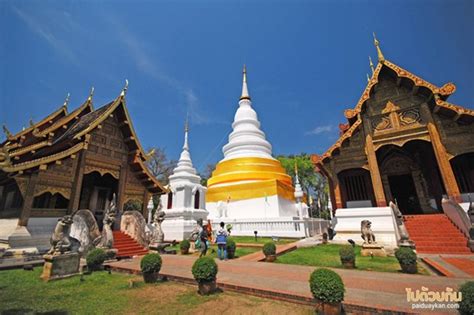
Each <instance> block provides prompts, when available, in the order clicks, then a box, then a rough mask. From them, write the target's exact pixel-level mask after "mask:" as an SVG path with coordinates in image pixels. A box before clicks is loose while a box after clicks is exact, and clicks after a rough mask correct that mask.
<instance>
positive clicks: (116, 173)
mask: <svg viewBox="0 0 474 315" xmlns="http://www.w3.org/2000/svg"><path fill="white" fill-rule="evenodd" d="M93 172H98V173H99V174H100V176H104V175H105V174H109V175H111V176H112V177H113V178H115V179H119V178H120V171H117V170H111V169H109V168H103V167H98V166H94V165H86V167H85V169H84V174H90V173H93Z"/></svg>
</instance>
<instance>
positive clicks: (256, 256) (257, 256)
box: [238, 242, 297, 261]
mask: <svg viewBox="0 0 474 315" xmlns="http://www.w3.org/2000/svg"><path fill="white" fill-rule="evenodd" d="M296 243H297V242H294V243H290V244H283V245H277V246H276V255H277V256H280V255H283V254H285V253H288V252H291V251H292V250H295V249H296V248H297V244H296ZM262 248H263V246H262ZM264 259H265V255H264V254H263V252H262V250H259V251H258V252H255V253H252V254H249V255H245V256H242V257H240V258H238V260H241V261H262V260H264Z"/></svg>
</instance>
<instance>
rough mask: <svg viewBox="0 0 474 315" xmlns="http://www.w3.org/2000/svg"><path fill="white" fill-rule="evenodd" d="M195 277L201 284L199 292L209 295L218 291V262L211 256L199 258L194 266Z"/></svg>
mask: <svg viewBox="0 0 474 315" xmlns="http://www.w3.org/2000/svg"><path fill="white" fill-rule="evenodd" d="M191 271H192V273H193V276H194V279H196V281H197V283H198V286H199V290H198V292H199V294H201V295H209V294H212V293H214V292H215V291H216V289H217V285H216V276H217V264H216V262H215V261H214V259H212V258H211V257H208V256H204V257H201V258H198V259H197V260H196V261H195V262H194V264H193V267H192V270H191Z"/></svg>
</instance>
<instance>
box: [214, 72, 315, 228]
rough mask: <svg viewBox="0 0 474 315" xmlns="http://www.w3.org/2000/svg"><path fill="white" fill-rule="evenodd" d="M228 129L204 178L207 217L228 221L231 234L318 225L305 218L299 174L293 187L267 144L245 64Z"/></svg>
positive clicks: (289, 178)
mask: <svg viewBox="0 0 474 315" xmlns="http://www.w3.org/2000/svg"><path fill="white" fill-rule="evenodd" d="M232 129H233V130H232V132H231V133H230V135H229V142H228V143H227V144H226V145H224V147H223V149H222V151H223V154H224V158H223V159H222V160H221V161H220V162H219V163H218V164H217V165H216V169H215V170H214V172H213V173H212V177H211V178H209V180H208V192H207V197H206V208H207V210H208V211H209V219H211V221H212V222H213V223H218V222H220V221H223V222H225V223H226V224H227V223H230V224H232V225H233V230H232V233H233V234H234V235H253V233H254V231H257V232H258V235H261V236H265V235H267V236H287V237H289V236H293V237H304V236H309V235H311V234H314V233H313V232H314V228H312V227H314V226H318V227H321V225H320V224H319V223H321V222H316V225H315V224H314V223H315V220H312V219H309V218H308V214H307V213H308V211H307V206H306V204H305V203H304V202H303V192H302V190H301V186H300V185H299V182H298V179H296V183H295V184H296V191H295V187H293V183H292V179H291V177H290V176H289V175H288V174H287V173H286V171H285V169H284V168H283V167H282V165H281V164H280V162H279V161H278V160H276V159H275V158H274V157H273V156H272V145H271V144H270V143H269V142H268V141H267V139H266V137H265V133H264V132H263V131H262V130H261V129H260V122H259V120H258V117H257V113H256V112H255V110H254V109H253V108H252V102H251V98H250V95H249V92H248V87H247V71H246V68H245V66H244V70H243V83H242V95H241V97H240V100H239V107H238V109H237V111H236V113H235V117H234V122H233V124H232ZM318 224H319V225H318ZM323 225H324V223H323ZM310 226H312V227H310ZM310 229H312V230H310Z"/></svg>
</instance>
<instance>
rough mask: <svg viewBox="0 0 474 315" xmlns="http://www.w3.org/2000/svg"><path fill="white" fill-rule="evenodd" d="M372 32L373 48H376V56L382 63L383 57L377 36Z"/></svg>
mask: <svg viewBox="0 0 474 315" xmlns="http://www.w3.org/2000/svg"><path fill="white" fill-rule="evenodd" d="M372 34H373V35H374V45H375V48H376V49H377V56H378V58H379V62H382V63H383V62H384V61H385V57H384V56H383V54H382V50H381V49H380V43H379V41H378V40H377V37H375V33H372Z"/></svg>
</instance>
